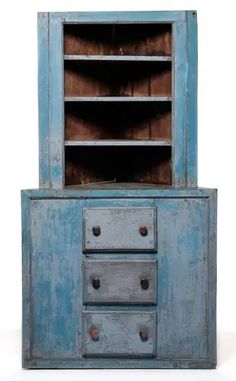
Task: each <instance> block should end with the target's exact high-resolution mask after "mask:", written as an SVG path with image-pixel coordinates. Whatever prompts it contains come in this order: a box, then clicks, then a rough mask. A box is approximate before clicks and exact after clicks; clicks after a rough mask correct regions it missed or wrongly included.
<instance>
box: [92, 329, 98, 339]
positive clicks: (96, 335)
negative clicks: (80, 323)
mask: <svg viewBox="0 0 236 381" xmlns="http://www.w3.org/2000/svg"><path fill="white" fill-rule="evenodd" d="M90 337H91V339H92V340H93V341H98V340H99V331H98V330H97V329H96V328H93V329H91V331H90Z"/></svg>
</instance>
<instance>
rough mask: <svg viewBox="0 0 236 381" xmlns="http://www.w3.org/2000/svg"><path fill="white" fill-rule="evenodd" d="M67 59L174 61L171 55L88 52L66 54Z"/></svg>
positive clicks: (65, 58)
mask: <svg viewBox="0 0 236 381" xmlns="http://www.w3.org/2000/svg"><path fill="white" fill-rule="evenodd" d="M64 60H65V61H154V62H159V61H161V62H163V61H164V62H165V61H172V57H171V56H115V55H114V54H113V55H109V56H105V55H92V54H90V55H88V54H87V55H86V54H65V55H64Z"/></svg>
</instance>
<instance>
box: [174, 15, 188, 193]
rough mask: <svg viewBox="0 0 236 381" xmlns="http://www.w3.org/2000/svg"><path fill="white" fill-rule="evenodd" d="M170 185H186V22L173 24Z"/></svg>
mask: <svg viewBox="0 0 236 381" xmlns="http://www.w3.org/2000/svg"><path fill="white" fill-rule="evenodd" d="M173 36H174V53H173V56H174V70H173V90H172V91H173V98H174V100H173V104H172V137H173V148H172V171H173V174H172V184H173V185H175V186H180V187H181V186H185V185H186V71H187V57H186V54H187V51H186V39H187V27H186V22H176V23H174V24H173Z"/></svg>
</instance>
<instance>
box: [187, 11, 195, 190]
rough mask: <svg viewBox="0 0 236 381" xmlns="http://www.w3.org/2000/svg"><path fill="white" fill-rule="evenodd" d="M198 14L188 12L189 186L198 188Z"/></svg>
mask: <svg viewBox="0 0 236 381" xmlns="http://www.w3.org/2000/svg"><path fill="white" fill-rule="evenodd" d="M197 49H198V47H197V13H196V12H192V11H191V12H187V61H188V74H187V90H186V102H187V104H186V108H187V109H186V112H187V117H186V124H187V138H186V139H187V158H186V165H187V186H189V187H194V186H197V64H198V52H197Z"/></svg>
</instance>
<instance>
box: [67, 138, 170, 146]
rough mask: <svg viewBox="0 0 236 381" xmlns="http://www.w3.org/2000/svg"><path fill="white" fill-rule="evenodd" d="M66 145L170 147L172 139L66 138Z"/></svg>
mask: <svg viewBox="0 0 236 381" xmlns="http://www.w3.org/2000/svg"><path fill="white" fill-rule="evenodd" d="M65 146H69V147H72V146H73V147H80V146H93V147H94V146H98V147H101V146H120V147H122V146H132V147H137V146H142V147H146V146H152V147H158V146H161V147H166V146H167V147H169V146H171V141H169V140H108V139H106V140H65Z"/></svg>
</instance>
